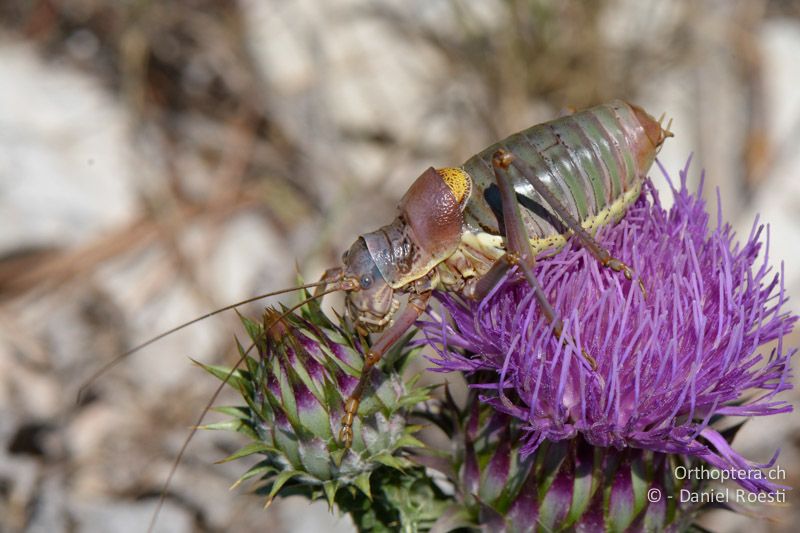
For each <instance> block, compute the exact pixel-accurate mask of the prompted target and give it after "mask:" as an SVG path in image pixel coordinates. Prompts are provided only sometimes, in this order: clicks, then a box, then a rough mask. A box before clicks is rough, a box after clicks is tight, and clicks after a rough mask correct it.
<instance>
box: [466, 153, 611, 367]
mask: <svg viewBox="0 0 800 533" xmlns="http://www.w3.org/2000/svg"><path fill="white" fill-rule="evenodd" d="M511 157H512V156H510V154H508V153H507V152H505V151H503V150H498V151H497V153H495V155H494V157H493V158H492V166H493V167H494V175H495V179H496V180H497V186H498V188H499V190H500V201H501V203H502V208H503V219H504V220H505V221H506V223H505V233H506V235H505V237H506V254H505V255H504V256H503V257H501V258H500V259H498V260H497V262H495V264H494V265H493V266H492V268H491V269H490V270H489V272H487V273H486V274H485V275H484V276H483V277H481V279H479V280H478V281H477V282H476V283H475V285H473V287H472V289H471V290H470V291H468V293H467V296H468V297H470V298H473V299H476V300H477V299H480V298H483V297H484V296H486V295H487V294H488V293H489V292H490V291H491V290H492V288H493V287H494V286H495V285H497V283H499V281H500V280H501V279H502V278H503V276H504V275H505V273H506V272H507V271H508V270H509V269H510V268H511V267H512V266H515V265H517V266H519V268H520V270H521V271H522V274H523V276H525V279H526V280H527V282H528V284H529V285H530V286H531V287H532V288H533V291H534V296H535V297H536V301H537V303H538V304H539V307H540V308H541V309H542V314H543V315H544V317H545V319H546V320H547V321H548V322H549V323H550V324H551V325H552V328H553V335H555V336H556V338H558V339H560V340H562V341H563V342H565V343H567V342H572V343H573V344H574V342H573V341H572V340H571V339H568V338H562V333H563V328H564V323H563V321H562V320H561V319H560V318H559V317H558V316H557V315H556V312H555V310H554V309H553V306H552V305H551V304H550V302H549V300H548V299H547V295H546V294H545V293H544V291H543V290H542V287H541V285H540V284H539V280H538V279H536V275H535V274H534V272H533V267H534V265H535V264H536V259H535V257H534V256H533V252H531V246H530V240H529V239H528V232H527V231H526V229H525V224H524V222H523V220H522V213H521V212H520V210H519V202H517V199H516V191H515V190H514V184H513V182H512V180H511V175H510V174H509V171H508V167H509V165H510V164H511ZM581 353H582V354H583V357H584V358H585V359H586V361H587V362H588V363H589V365H590V366H591V367H592V369H593V370H594V369H596V368H597V362H596V361H595V359H594V358H593V357H592V356H590V355H589V354H588V353H586V351H585V350H581Z"/></svg>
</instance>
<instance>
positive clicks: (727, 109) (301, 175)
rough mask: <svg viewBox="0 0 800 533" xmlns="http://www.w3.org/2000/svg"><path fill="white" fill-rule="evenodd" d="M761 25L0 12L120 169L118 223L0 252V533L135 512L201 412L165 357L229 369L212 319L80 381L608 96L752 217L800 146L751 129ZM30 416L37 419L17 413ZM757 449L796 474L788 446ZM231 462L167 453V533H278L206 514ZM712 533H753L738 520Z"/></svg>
mask: <svg viewBox="0 0 800 533" xmlns="http://www.w3.org/2000/svg"><path fill="white" fill-rule="evenodd" d="M774 21H784V22H786V23H787V24H790V25H794V26H795V27H796V26H798V25H800V5H798V3H797V2H789V1H783V2H781V1H772V2H768V1H761V0H758V1H738V2H713V1H706V2H694V1H689V0H681V1H675V2H671V3H663V2H655V1H649V2H635V1H633V0H627V1H624V0H608V1H605V2H593V1H588V0H583V1H581V0H568V1H560V2H559V1H554V0H553V1H546V0H516V1H514V0H507V1H499V0H496V1H492V2H479V1H458V0H447V1H445V0H442V1H436V2H423V1H421V0H420V1H415V2H399V1H398V2H385V3H380V4H374V3H369V2H363V1H358V0H350V1H347V2H341V3H338V4H337V5H336V6H335V7H334V6H332V5H327V4H326V3H325V2H317V1H312V0H304V1H299V2H291V3H287V2H280V1H277V0H273V1H269V2H256V1H255V0H254V1H241V2H238V3H235V2H217V1H214V0H191V1H190V0H185V1H180V2H168V3H165V2H157V1H148V0H140V1H126V2H115V1H108V0H105V1H104V0H79V1H66V0H64V1H56V0H31V1H16V2H5V3H3V4H2V5H0V24H2V28H3V30H2V33H0V45H3V43H23V42H24V43H26V46H29V47H33V48H34V49H35V50H36V51H37V53H38V54H39V56H40V58H41V59H40V61H43V62H44V64H46V65H51V66H53V68H59V69H62V68H66V69H70V70H72V71H77V72H79V73H82V75H83V76H85V77H87V78H89V79H91V80H92V81H93V83H95V84H97V85H98V86H100V87H101V88H102V89H103V90H104V91H105V92H107V93H108V94H109V95H111V97H112V100H113V102H114V103H115V105H116V106H118V107H119V108H120V109H121V110H122V113H123V115H124V117H125V120H126V131H127V132H128V133H127V141H128V144H127V146H126V147H125V149H126V150H127V151H128V152H129V153H130V165H131V173H130V176H128V177H127V178H126V177H123V176H108V177H107V179H128V180H129V181H130V185H131V189H132V191H133V193H132V194H133V200H134V203H135V205H136V214H135V215H134V216H131V217H130V219H129V220H128V221H127V223H125V224H122V225H116V226H114V227H112V228H108V229H106V230H104V231H103V232H102V233H101V234H100V235H97V236H95V237H92V238H90V239H84V240H81V241H79V242H74V243H72V242H68V244H67V245H63V244H62V243H60V242H59V241H58V239H52V240H51V241H50V242H46V243H44V244H42V243H37V242H31V243H30V244H28V245H21V246H15V247H12V248H7V249H3V250H0V253H1V254H2V257H0V305H2V307H0V327H2V330H1V331H2V334H3V337H4V344H5V345H6V346H5V348H4V351H3V352H2V353H3V354H5V355H4V357H3V358H2V360H3V361H5V363H3V365H2V366H0V368H8V369H10V370H9V372H10V373H9V374H7V375H6V376H4V377H3V380H4V381H3V384H2V387H0V392H2V393H3V394H2V395H0V398H2V402H3V404H4V405H2V407H0V409H2V412H3V414H4V415H6V414H7V415H8V416H6V418H5V420H6V421H5V423H4V424H5V425H3V427H0V445H4V446H5V447H6V450H7V453H6V456H5V459H7V460H8V461H11V460H16V461H19V460H21V459H20V458H25V459H26V460H27V461H28V462H27V463H26V465H27V466H25V467H21V468H22V469H23V470H24V472H23V473H19V472H17V471H15V470H14V471H12V470H13V469H9V468H6V469H3V468H0V516H3V517H4V518H0V529H4V528H8V529H10V530H24V529H26V528H27V529H28V530H37V528H38V529H42V528H45V526H47V525H50V526H52V527H57V528H61V529H63V530H66V529H68V528H69V527H77V528H78V530H87V531H89V530H91V531H95V530H98V531H100V530H103V528H102V527H100V529H97V526H96V524H95V525H94V526H90V525H87V524H89V523H91V522H93V521H98V520H101V518H97V517H98V516H99V515H98V514H97V513H99V510H98V509H101V508H103V507H108V506H111V508H116V507H113V506H114V505H123V504H125V502H134V501H140V502H146V503H149V504H152V503H153V496H154V495H156V494H157V493H158V491H159V490H160V483H161V481H162V480H163V478H164V474H165V471H166V469H167V468H168V466H169V463H170V461H171V459H172V457H174V453H175V452H176V450H177V448H178V447H179V446H180V442H181V439H182V437H183V435H184V434H185V430H184V429H183V428H185V427H186V426H187V425H188V424H190V423H191V421H192V420H193V417H194V416H196V414H197V412H198V411H199V410H200V408H201V406H202V405H203V402H204V401H205V399H206V398H207V397H208V396H209V395H210V391H211V390H212V386H211V381H210V380H208V381H202V379H203V378H202V376H201V377H198V376H197V374H198V372H197V371H196V370H192V369H190V368H189V365H187V364H185V363H184V361H183V360H182V358H183V356H185V355H186V354H192V355H193V356H194V355H196V354H197V353H198V352H199V353H200V354H202V355H204V356H208V357H211V356H212V355H213V354H225V353H227V357H230V355H231V354H230V348H231V347H232V343H231V342H230V334H231V331H235V329H234V326H233V324H234V323H235V320H231V319H228V320H227V321H225V322H224V323H223V324H222V325H220V324H219V323H216V324H214V323H209V324H208V325H203V326H199V328H195V329H193V330H192V331H191V332H189V333H188V334H186V335H183V336H177V337H178V338H177V340H174V341H171V342H169V343H166V344H165V345H162V346H161V347H159V348H154V349H152V350H148V353H147V354H142V355H141V357H140V359H139V360H138V362H136V361H132V362H131V363H130V364H129V365H126V366H125V367H124V368H122V369H120V370H118V371H114V372H113V373H112V374H110V375H109V376H107V377H106V378H105V380H104V381H101V382H100V383H98V384H97V385H96V386H95V387H93V389H92V397H91V400H90V401H89V402H88V403H86V404H84V405H81V406H75V405H72V403H71V397H72V396H71V395H72V394H73V393H74V391H75V390H76V387H77V385H78V384H79V383H80V381H81V379H82V378H83V377H85V376H86V375H88V373H89V369H91V368H93V367H94V366H96V365H97V364H98V362H100V361H105V360H108V359H109V358H110V357H111V356H112V354H114V353H117V352H119V351H120V349H122V348H123V347H125V346H128V345H131V344H133V343H135V342H137V341H139V340H142V339H143V338H146V337H147V336H148V335H150V334H153V333H156V332H158V331H159V329H161V328H166V327H169V326H171V325H174V324H175V323H177V322H180V321H182V320H185V319H187V318H191V317H192V316H193V314H200V313H201V312H203V311H204V310H208V309H210V308H214V307H216V306H219V305H224V304H227V303H229V302H230V301H231V300H234V299H236V298H241V297H246V296H247V295H249V294H253V293H255V292H258V291H263V290H269V289H274V288H279V287H282V286H286V285H288V284H289V283H291V281H292V279H293V272H294V265H295V261H297V264H298V265H299V267H300V270H301V272H302V273H303V274H304V275H305V276H306V277H307V278H312V277H316V276H318V275H319V273H321V271H322V269H323V268H324V267H325V266H330V265H333V264H335V263H336V262H337V260H338V258H339V256H340V254H341V251H342V250H343V249H345V247H346V246H347V245H349V242H350V241H351V240H352V239H353V238H354V237H355V236H356V235H357V234H358V233H359V232H363V231H366V230H368V229H371V228H373V227H375V226H377V225H378V224H380V223H383V222H385V221H386V220H387V217H388V216H389V215H388V213H391V212H392V209H393V204H394V202H395V201H396V199H397V198H399V196H400V194H402V191H403V190H404V188H405V187H407V186H408V184H409V183H410V182H411V180H412V179H413V178H414V177H415V176H416V175H417V173H418V172H419V170H420V169H422V168H424V167H426V166H428V165H431V164H434V165H435V164H440V165H441V164H454V163H458V162H460V161H462V160H464V159H465V158H466V157H467V156H469V155H470V154H471V153H473V152H475V151H476V150H479V149H481V148H482V147H483V146H485V145H487V144H489V143H491V142H492V141H494V140H496V139H497V138H500V137H501V136H504V135H506V134H508V133H509V132H511V131H515V130H517V129H521V128H523V127H526V126H528V125H530V124H532V123H535V122H539V121H543V120H547V119H549V118H552V117H553V116H554V115H556V114H557V113H558V112H559V111H561V110H564V109H568V108H582V107H585V106H588V105H591V104H593V103H597V102H600V101H606V100H609V99H612V98H625V99H628V100H631V101H635V102H640V103H643V104H644V106H645V108H647V109H651V110H653V112H654V113H656V114H658V113H660V112H661V110H662V108H663V110H666V111H667V112H669V113H670V114H674V115H675V116H676V119H683V120H682V121H681V122H680V123H676V127H677V128H679V129H678V130H676V131H678V132H679V139H678V140H677V141H676V143H675V144H674V145H672V146H668V147H666V148H665V150H664V153H663V154H662V155H663V158H664V159H665V160H666V161H667V166H668V168H672V169H674V168H676V165H678V164H681V165H682V162H683V160H684V159H685V158H686V156H687V155H688V151H689V150H694V151H695V152H696V159H697V160H699V161H700V162H701V164H702V165H703V166H704V167H705V168H706V169H707V170H708V171H709V172H708V176H709V178H710V180H711V185H712V186H719V187H720V189H721V191H722V196H723V204H724V205H725V206H726V213H734V214H740V215H741V216H742V218H743V219H744V218H747V216H748V215H749V214H750V213H751V211H752V208H753V207H754V206H759V207H760V208H762V209H763V207H762V206H761V204H759V203H758V198H759V194H761V192H762V191H765V190H766V191H768V190H770V189H772V190H779V188H780V187H781V186H782V185H781V183H782V182H779V181H777V178H776V177H775V169H776V168H784V167H780V166H779V163H781V161H783V159H785V157H786V156H787V154H789V155H791V154H792V153H793V151H794V148H795V147H796V146H797V141H796V139H797V138H798V136H797V134H799V133H800V114H797V115H794V116H792V117H789V119H790V121H791V123H792V124H794V125H793V126H792V127H790V129H789V131H790V132H793V133H790V134H789V135H787V136H786V137H785V138H784V140H782V141H780V142H778V140H776V138H775V137H774V135H771V134H770V133H769V132H770V131H772V129H773V128H772V127H773V124H771V123H770V120H771V118H770V117H771V116H773V115H774V113H773V115H771V114H770V109H771V107H773V106H775V105H777V106H779V107H780V105H781V104H780V102H778V103H775V102H771V101H770V100H769V97H770V96H769V95H770V93H769V91H768V84H767V83H766V81H765V76H766V75H768V74H769V72H765V71H766V70H767V67H766V66H765V57H764V52H763V45H762V43H763V39H762V34H763V32H764V27H765V25H766V24H767V23H770V22H774ZM798 53H800V50H798ZM659 106H660V107H659ZM20 113H24V111H23V110H20ZM87 120H91V118H90V117H87ZM681 134H682V138H683V140H682V141H681V140H680V136H681ZM681 142H682V144H678V143H681ZM0 170H2V167H0ZM3 178H4V176H3V175H2V174H0V180H2V179H3ZM784 178H785V176H784ZM52 179H55V180H58V179H59V178H58V177H57V176H55V177H53V178H52ZM711 190H712V189H710V188H707V192H710V191H711ZM87 194H89V192H88V191H87ZM95 201H97V202H102V201H103V198H96V199H95ZM766 216H767V219H769V217H770V213H766ZM750 218H752V217H750ZM740 222H741V223H742V224H747V223H748V222H749V221H746V220H745V221H740ZM795 222H796V220H795ZM794 228H796V226H794ZM18 230H19V231H20V232H22V228H18ZM248 230H252V233H248ZM11 231H12V232H13V231H15V230H11ZM790 231H791V230H790ZM231 248H235V250H231ZM220 250H222V251H220ZM787 253H788V252H787ZM783 257H786V258H787V259H790V257H789V256H788V255H784V256H783ZM242 262H244V263H245V264H246V265H245V266H242V265H241V263H242ZM792 272H796V270H795V271H792ZM789 275H790V279H789V283H790V286H792V283H793V280H792V278H791V275H792V273H791V272H789ZM794 281H795V282H796V281H797V280H794ZM793 286H794V287H795V288H796V287H797V284H796V283H794V285H793ZM795 305H796V304H795ZM795 308H796V307H795ZM65 330H66V332H65ZM797 339H798V336H797V335H795V336H794V337H793V339H792V340H793V341H794V344H795V345H796V344H797ZM168 359H169V360H171V361H167V360H168ZM222 359H223V358H218V360H222ZM227 360H230V359H227ZM166 376H168V377H166ZM198 380H201V385H198V384H197V383H196V382H197V381H198ZM34 395H38V396H37V397H39V398H41V397H42V396H43V397H44V398H45V400H37V401H38V402H39V403H38V404H37V405H35V406H33V407H32V406H31V402H32V400H31V398H32V397H33V396H34ZM34 403H35V402H34ZM779 438H780V439H783V440H785V441H786V445H785V446H784V453H785V454H787V449H789V451H788V456H789V457H794V456H796V452H792V451H791V450H792V449H794V448H796V443H797V442H798V432H797V428H796V427H795V426H792V427H791V429H789V430H787V431H786V432H785V433H784V434H782V435H781V436H780V437H779ZM770 444H772V443H770ZM232 447H235V443H234V442H233V441H232V439H231V438H230V437H223V436H217V435H214V436H209V435H205V436H201V437H200V438H199V439H198V442H197V443H196V444H195V445H194V446H193V447H192V450H194V451H192V452H191V453H190V454H189V456H188V457H187V458H186V460H185V464H184V465H183V466H182V467H181V469H180V470H179V476H178V479H176V482H175V484H174V486H173V488H172V489H171V492H170V501H171V503H172V504H174V506H175V509H176V511H175V512H176V514H178V515H180V514H181V513H184V515H185V516H188V522H187V523H188V524H189V525H188V526H186V525H185V524H186V523H182V524H184V525H183V526H182V527H188V528H189V529H190V530H199V531H212V530H236V531H250V530H253V531H256V530H263V528H264V523H265V520H267V521H272V523H273V525H274V529H270V530H274V531H288V530H301V529H302V527H303V526H302V525H299V522H300V521H302V520H303V519H304V517H303V516H302V515H303V514H304V513H303V512H302V511H298V510H297V507H292V506H293V505H295V504H292V503H285V504H284V507H281V505H280V504H279V505H276V506H275V507H276V508H274V509H271V510H269V511H267V512H266V514H265V513H264V512H263V511H261V510H260V506H259V505H258V504H257V503H256V501H255V500H252V499H249V498H247V497H244V496H237V497H233V496H230V495H227V494H226V493H225V485H226V484H228V483H229V482H230V481H231V480H232V479H233V478H234V477H235V474H236V472H237V470H238V467H237V468H234V469H226V468H221V467H215V466H211V465H209V463H210V461H211V459H209V458H210V457H211V458H216V457H220V456H222V455H223V452H224V450H229V449H231V448H232ZM793 453H794V455H792V454H793ZM5 459H4V457H3V455H2V454H0V463H2V461H3V460H5ZM9 472H12V473H9ZM14 472H16V473H14ZM790 474H791V472H790ZM794 475H795V476H797V474H794ZM21 480H27V481H25V482H23V481H21ZM26 483H27V484H26ZM42 507H48V508H49V509H50V514H47V513H43V512H42V510H41V509H42ZM151 508H152V507H147V506H145V507H144V508H142V509H139V512H140V514H139V515H136V516H137V517H139V518H141V517H144V520H145V521H144V522H141V523H137V525H136V527H135V528H134V529H136V530H141V529H142V527H144V524H145V523H146V519H147V517H148V513H149V509H151ZM137 509H138V508H137ZM281 509H283V510H281ZM51 515H52V516H51ZM792 515H794V516H797V510H796V509H791V510H786V509H784V510H782V511H781V520H782V522H780V523H779V524H777V525H775V528H776V529H775V530H779V529H781V528H782V529H783V530H786V531H789V530H791V523H792V520H791V516H792ZM87 517H88V518H87ZM265 517H266V518H265ZM48 520H50V521H49V522H48ZM135 520H138V518H137V519H135ZM135 520H134V522H135ZM109 523H112V524H117V523H116V522H109ZM176 523H179V522H176ZM720 523H724V522H720ZM68 524H71V525H68ZM754 524H755V525H754ZM91 527H95V529H91ZM307 527H311V526H307ZM724 527H727V526H724ZM731 527H733V528H739V529H741V530H744V529H742V528H747V529H749V530H754V529H755V530H763V531H768V530H771V529H772V526H769V525H766V526H765V525H764V521H763V520H759V519H755V520H752V521H750V522H748V521H747V520H745V521H743V522H742V521H739V522H737V523H736V524H735V525H732V526H731ZM758 528H761V529H758ZM726 530H728V529H726ZM729 530H733V529H729Z"/></svg>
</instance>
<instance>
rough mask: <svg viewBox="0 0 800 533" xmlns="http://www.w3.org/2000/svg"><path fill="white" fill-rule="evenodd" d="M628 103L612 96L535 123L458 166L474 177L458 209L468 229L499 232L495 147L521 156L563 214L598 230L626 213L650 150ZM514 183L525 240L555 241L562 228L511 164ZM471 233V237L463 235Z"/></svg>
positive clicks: (538, 246) (649, 159)
mask: <svg viewBox="0 0 800 533" xmlns="http://www.w3.org/2000/svg"><path fill="white" fill-rule="evenodd" d="M651 147H652V143H651V141H650V140H649V139H648V137H647V135H646V133H645V130H644V128H643V127H642V125H641V123H640V122H639V120H638V119H637V117H636V115H635V113H634V110H633V108H632V107H631V106H630V105H629V104H627V103H625V102H622V101H614V102H611V103H608V104H604V105H600V106H597V107H593V108H590V109H587V110H585V111H581V112H579V113H575V114H573V115H570V116H567V117H562V118H559V119H556V120H553V121H550V122H546V123H544V124H539V125H536V126H533V127H531V128H529V129H527V130H524V131H521V132H519V133H517V134H514V135H512V136H510V137H508V138H506V139H504V140H502V141H500V142H498V143H496V144H494V145H492V146H490V147H489V148H487V149H485V150H483V151H482V152H480V153H479V154H477V155H475V156H473V157H472V158H470V159H469V160H468V161H467V162H466V163H465V164H464V165H463V167H462V168H463V169H464V170H465V171H466V172H467V173H468V174H469V175H470V176H471V178H472V182H473V183H472V185H473V190H472V195H471V196H470V199H469V202H468V203H467V205H466V207H465V209H464V217H465V218H464V222H465V225H466V229H467V233H471V234H473V235H478V234H482V233H483V234H488V235H487V237H488V236H490V235H494V236H501V235H502V234H503V224H504V221H503V217H502V206H501V205H500V194H499V190H498V188H497V184H496V181H495V177H494V172H493V169H492V155H493V154H494V153H495V152H496V151H497V150H498V149H500V148H503V149H505V150H506V151H508V152H510V153H511V154H513V155H514V156H515V157H517V158H519V159H521V160H523V161H524V162H525V163H527V164H528V165H529V166H530V167H531V168H532V169H533V172H534V173H535V175H536V176H537V177H538V178H539V179H540V180H541V181H542V182H544V183H545V184H546V185H547V186H548V187H549V188H550V190H551V191H552V192H553V194H555V196H556V197H557V198H558V200H560V202H561V203H562V204H563V205H564V207H565V208H566V209H567V211H568V212H569V214H570V215H571V216H572V218H574V219H575V220H577V221H580V222H581V223H582V224H583V225H584V226H588V227H589V228H590V229H596V228H597V227H598V226H601V225H603V224H605V223H607V222H608V221H610V220H611V219H615V218H619V217H620V216H622V214H624V211H625V209H626V208H627V206H628V205H630V204H631V203H633V202H634V201H635V200H636V197H638V194H639V191H640V189H641V185H642V182H643V180H644V177H645V174H646V173H647V171H648V169H649V168H650V166H651V165H652V162H653V160H654V158H655V150H654V149H650V148H651ZM511 175H512V178H513V182H514V188H515V189H516V191H517V199H518V201H519V203H520V206H521V209H520V211H521V212H522V216H523V219H524V222H525V227H526V229H527V231H528V235H529V236H530V238H531V244H532V245H533V247H534V248H536V249H544V248H549V247H551V246H559V245H562V244H563V242H564V239H563V235H564V234H565V233H567V231H566V228H565V226H564V225H563V223H562V222H561V220H559V218H558V217H557V216H556V215H555V213H554V212H553V210H552V209H551V208H550V206H548V204H547V203H546V202H545V201H544V200H543V199H542V198H541V197H540V196H539V195H538V194H537V193H536V192H535V191H534V190H533V186H532V185H531V184H530V183H529V182H528V180H527V179H526V178H525V177H524V176H522V175H520V174H519V173H518V172H517V171H516V170H515V169H513V168H512V169H511ZM467 238H469V236H467Z"/></svg>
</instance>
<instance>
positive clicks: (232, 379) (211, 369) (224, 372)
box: [190, 358, 244, 390]
mask: <svg viewBox="0 0 800 533" xmlns="http://www.w3.org/2000/svg"><path fill="white" fill-rule="evenodd" d="M190 359H191V358H190ZM191 361H192V362H193V363H194V364H196V365H197V366H199V367H200V368H202V369H203V370H205V371H206V372H208V373H209V374H211V375H212V376H214V377H215V378H217V379H219V380H220V381H226V383H227V384H228V385H230V386H231V387H233V388H235V389H237V390H241V387H242V386H243V385H244V383H243V380H242V376H241V373H240V371H239V370H238V369H237V370H234V371H233V372H232V373H231V369H230V368H229V367H225V366H218V365H207V364H205V363H201V362H200V361H198V360H197V359H191ZM228 374H230V376H228Z"/></svg>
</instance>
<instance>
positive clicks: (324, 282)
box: [77, 278, 338, 403]
mask: <svg viewBox="0 0 800 533" xmlns="http://www.w3.org/2000/svg"><path fill="white" fill-rule="evenodd" d="M334 281H338V279H328V278H325V279H322V280H320V281H317V282H316V283H306V284H305V285H298V286H296V287H289V288H288V289H282V290H279V291H273V292H267V293H264V294H259V295H258V296H253V297H251V298H248V299H246V300H242V301H241V302H236V303H234V304H230V305H226V306H225V307H220V308H219V309H216V310H214V311H211V312H210V313H206V314H204V315H203V316H199V317H197V318H194V319H192V320H190V321H188V322H184V323H183V324H181V325H179V326H175V327H174V328H172V329H170V330H167V331H165V332H163V333H160V334H158V335H156V336H155V337H153V338H152V339H149V340H147V341H145V342H143V343H141V344H139V345H137V346H134V347H133V348H131V349H130V350H127V351H125V352H123V353H121V354H119V355H118V356H116V357H114V359H112V360H110V361H108V362H107V363H105V364H103V365H102V366H101V367H100V368H98V369H97V370H96V371H95V372H94V373H93V374H92V375H91V376H90V377H89V378H88V379H87V380H86V381H85V382H84V383H83V385H81V388H80V389H78V398H77V402H78V403H80V402H81V400H82V399H83V396H84V394H85V393H86V389H88V388H89V387H90V386H91V385H92V384H93V383H94V382H95V381H96V380H97V378H99V377H100V376H102V375H103V374H105V373H106V372H108V371H109V370H111V369H112V368H114V367H115V366H117V365H118V364H119V363H120V362H121V361H122V360H123V359H125V358H126V357H128V356H130V355H133V354H135V353H136V352H138V351H139V350H141V349H142V348H146V347H147V346H150V345H151V344H153V343H154V342H157V341H160V340H161V339H163V338H164V337H167V336H169V335H172V334H173V333H175V332H176V331H180V330H182V329H183V328H185V327H188V326H191V325H192V324H195V323H197V322H200V321H201V320H205V319H206V318H209V317H212V316H214V315H218V314H219V313H222V312H224V311H230V310H231V309H235V308H236V307H239V306H240V305H245V304H249V303H250V302H255V301H256V300H261V299H262V298H268V297H269V296H275V295H278V294H283V293H285V292H291V291H296V290H299V289H308V288H311V287H318V286H320V285H327V284H329V283H331V282H334Z"/></svg>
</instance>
